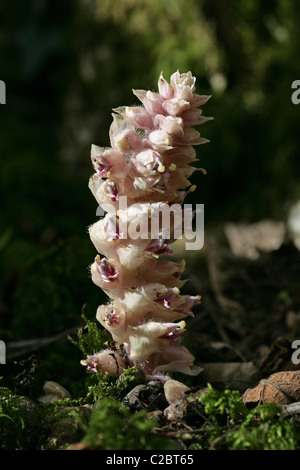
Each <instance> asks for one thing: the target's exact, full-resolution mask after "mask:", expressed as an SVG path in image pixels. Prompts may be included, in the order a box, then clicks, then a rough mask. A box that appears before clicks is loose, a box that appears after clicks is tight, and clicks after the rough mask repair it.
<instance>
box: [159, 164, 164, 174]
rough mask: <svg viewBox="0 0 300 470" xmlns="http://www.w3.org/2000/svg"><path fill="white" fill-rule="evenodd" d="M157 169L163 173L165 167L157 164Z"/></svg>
mask: <svg viewBox="0 0 300 470" xmlns="http://www.w3.org/2000/svg"><path fill="white" fill-rule="evenodd" d="M157 171H159V172H160V173H163V172H164V171H165V167H164V166H163V165H159V167H158V168H157Z"/></svg>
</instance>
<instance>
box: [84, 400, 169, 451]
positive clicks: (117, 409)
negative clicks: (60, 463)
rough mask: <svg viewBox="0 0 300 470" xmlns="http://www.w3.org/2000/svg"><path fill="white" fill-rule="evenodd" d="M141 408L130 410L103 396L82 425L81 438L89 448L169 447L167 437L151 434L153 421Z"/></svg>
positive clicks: (144, 448)
mask: <svg viewBox="0 0 300 470" xmlns="http://www.w3.org/2000/svg"><path fill="white" fill-rule="evenodd" d="M146 415H147V413H146V412H145V411H140V412H138V413H132V412H131V411H130V410H129V409H128V408H127V407H126V406H125V405H123V404H122V403H120V402H118V401H116V400H112V399H110V398H104V399H102V401H101V402H100V403H99V404H98V405H97V406H96V407H95V409H94V410H93V413H92V416H91V418H90V420H89V423H88V425H85V426H83V428H84V431H85V436H84V438H83V442H85V443H87V445H88V447H89V448H94V449H105V450H153V449H172V448H174V447H172V444H171V443H170V441H169V440H167V439H165V438H161V437H156V436H154V435H153V434H152V431H153V428H154V427H155V425H156V423H155V421H154V420H152V419H148V418H147V416H146Z"/></svg>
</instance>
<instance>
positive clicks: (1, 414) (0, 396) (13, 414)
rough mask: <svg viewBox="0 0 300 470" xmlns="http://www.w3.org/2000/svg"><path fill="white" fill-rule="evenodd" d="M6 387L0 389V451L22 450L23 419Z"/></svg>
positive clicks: (15, 401)
mask: <svg viewBox="0 0 300 470" xmlns="http://www.w3.org/2000/svg"><path fill="white" fill-rule="evenodd" d="M20 399H21V397H18V398H17V397H15V396H14V395H13V394H12V393H11V391H10V390H9V389H8V388H6V387H0V449H1V450H10V449H11V448H12V446H13V448H17V449H22V448H23V446H24V434H23V431H24V427H25V424H24V419H23V417H22V413H21V410H20V407H19V406H18V402H19V401H20Z"/></svg>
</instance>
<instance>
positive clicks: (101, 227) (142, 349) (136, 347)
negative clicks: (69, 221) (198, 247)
mask: <svg viewBox="0 0 300 470" xmlns="http://www.w3.org/2000/svg"><path fill="white" fill-rule="evenodd" d="M194 91H195V77H193V76H192V74H191V72H188V73H182V74H180V73H179V72H178V71H177V72H176V73H174V74H173V75H172V76H171V78H170V82H167V81H166V80H165V79H164V77H163V75H162V74H161V75H160V77H159V80H158V93H155V92H152V91H144V90H133V93H134V94H135V96H136V97H137V98H138V99H139V100H140V101H141V103H142V106H134V107H125V106H124V107H120V108H117V109H114V110H113V111H114V113H113V123H112V125H111V128H110V142H111V147H109V148H101V147H97V146H95V145H93V146H92V150H91V158H92V163H93V166H94V169H95V173H94V175H93V176H92V177H91V179H90V182H89V187H90V189H91V191H92V193H93V195H94V197H95V198H96V200H97V202H98V204H99V205H100V206H101V207H103V208H104V209H105V211H106V215H105V217H103V218H102V219H100V220H99V221H98V222H96V223H95V224H93V225H92V226H91V227H90V229H89V234H90V238H91V240H92V242H93V244H94V246H95V248H96V250H97V252H98V254H97V256H96V258H95V261H94V263H93V264H92V265H91V276H92V279H93V281H94V282H95V284H97V285H98V286H99V287H100V288H101V289H103V290H104V291H105V293H106V294H107V295H108V297H109V299H110V303H108V304H107V305H101V306H100V307H99V308H98V311H97V319H98V321H99V322H100V323H101V325H103V326H104V328H106V329H107V330H108V331H109V332H110V333H111V335H112V338H113V340H114V341H115V342H116V343H118V344H119V345H122V346H123V348H124V361H123V363H122V364H121V363H120V355H119V353H118V358H117V363H118V369H120V370H123V368H124V367H126V366H128V365H129V366H131V365H136V366H137V367H139V368H142V369H143V370H144V372H145V373H146V375H149V376H159V377H161V378H162V380H166V379H167V378H168V377H169V374H170V373H172V372H175V371H180V372H183V373H185V374H190V375H195V374H198V373H199V371H200V368H199V367H197V366H195V365H194V364H193V363H194V357H193V355H192V354H191V353H190V352H189V351H188V350H187V349H186V348H185V347H183V346H182V344H181V338H182V335H183V333H184V331H185V322H184V321H183V319H184V318H186V317H187V316H193V308H194V307H195V305H197V304H198V303H199V301H200V296H189V295H182V294H181V293H180V288H181V287H182V286H183V284H184V282H185V281H183V280H182V279H181V275H182V273H183V271H184V261H182V262H181V263H174V262H172V261H168V260H167V261H166V260H165V259H163V260H161V259H160V255H168V254H170V253H172V250H171V249H170V248H169V245H170V243H172V241H173V234H172V233H171V234H170V233H167V235H164V227H163V226H161V227H160V230H159V233H157V236H156V237H155V238H153V237H152V238H151V234H150V232H149V231H148V230H147V229H146V236H145V233H143V236H140V237H136V236H133V235H132V234H130V230H129V231H127V232H126V233H124V231H123V230H122V229H121V227H124V226H126V228H127V229H128V227H130V224H132V225H133V226H134V227H138V226H141V224H142V223H143V221H145V217H146V219H149V220H150V219H151V218H153V217H154V216H156V215H157V214H158V213H159V210H160V207H161V204H167V205H171V204H180V205H182V203H183V201H184V198H185V196H186V194H188V193H189V192H190V191H191V190H193V189H194V188H193V187H190V182H189V177H190V176H191V175H192V173H193V172H194V171H196V170H197V168H196V167H195V166H192V165H191V164H192V163H193V162H195V161H196V152H195V150H194V147H193V146H195V145H200V144H203V143H205V142H207V140H206V139H204V138H202V137H201V136H200V133H199V132H198V131H196V130H195V129H194V128H193V126H197V125H200V124H202V123H204V122H206V121H208V120H210V119H211V118H208V117H204V116H203V115H202V110H201V109H199V106H201V105H204V104H205V103H206V102H207V101H208V99H209V98H210V96H201V95H197V94H195V93H194ZM200 170H201V169H200ZM121 196H122V197H124V196H126V198H127V199H126V202H127V205H126V208H125V209H124V208H120V204H119V203H120V199H121ZM124 224H125V225H124ZM171 232H172V230H171ZM107 357H108V359H109V360H108V361H107V360H106V359H105V360H104V359H103V358H107ZM110 357H111V354H110V353H108V352H105V351H103V352H101V353H97V354H95V355H94V356H91V357H90V358H87V360H86V364H90V368H92V369H93V370H96V368H97V367H96V366H97V364H98V365H99V367H102V370H103V371H104V372H106V373H110V371H111V370H112V369H113V374H114V375H115V374H116V369H115V368H114V367H113V368H111V360H110ZM97 361H98V362H97ZM91 364H92V365H91ZM113 374H112V375H113Z"/></svg>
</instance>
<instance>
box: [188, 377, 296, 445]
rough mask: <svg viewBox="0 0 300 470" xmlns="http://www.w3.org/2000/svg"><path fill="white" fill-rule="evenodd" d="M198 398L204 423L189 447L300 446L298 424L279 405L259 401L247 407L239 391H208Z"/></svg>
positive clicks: (210, 388)
mask: <svg viewBox="0 0 300 470" xmlns="http://www.w3.org/2000/svg"><path fill="white" fill-rule="evenodd" d="M199 400H200V401H201V402H202V403H203V405H204V413H205V423H204V425H203V427H202V429H201V431H202V432H201V433H199V434H198V435H197V438H196V439H195V442H193V443H192V444H191V446H190V447H189V448H190V449H191V450H192V449H226V450H295V449H299V447H300V425H299V423H297V422H294V421H293V420H292V419H287V418H282V416H281V407H280V406H278V405H276V404H273V403H265V404H260V405H257V406H256V407H254V408H253V409H252V410H249V409H248V408H247V406H246V405H245V404H244V403H243V402H242V400H241V397H240V394H239V392H238V391H234V390H225V391H223V392H219V391H217V390H214V389H213V388H212V387H211V386H210V385H209V390H208V391H207V392H206V393H204V394H202V395H201V397H200V398H199Z"/></svg>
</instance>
